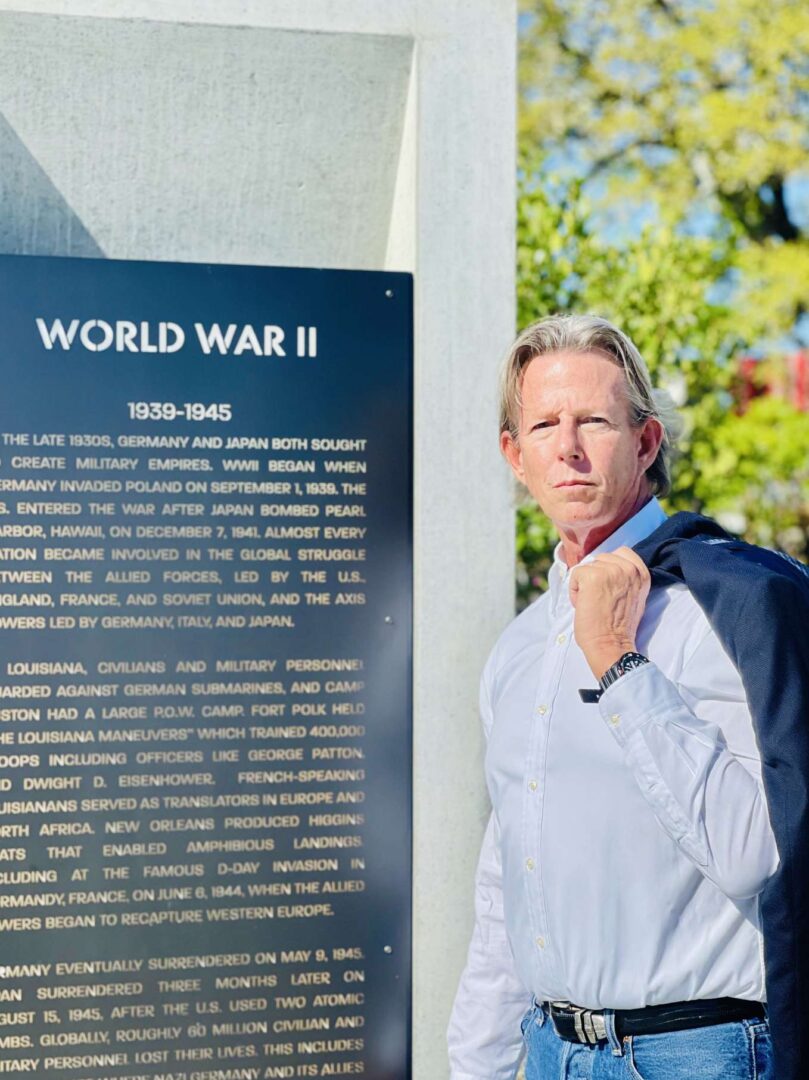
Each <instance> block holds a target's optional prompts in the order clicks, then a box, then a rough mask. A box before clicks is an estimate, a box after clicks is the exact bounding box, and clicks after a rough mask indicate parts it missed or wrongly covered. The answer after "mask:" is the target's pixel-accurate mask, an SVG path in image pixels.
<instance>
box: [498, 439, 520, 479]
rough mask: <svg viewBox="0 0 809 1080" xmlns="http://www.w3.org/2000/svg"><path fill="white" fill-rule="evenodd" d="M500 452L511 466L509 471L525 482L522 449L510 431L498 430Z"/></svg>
mask: <svg viewBox="0 0 809 1080" xmlns="http://www.w3.org/2000/svg"><path fill="white" fill-rule="evenodd" d="M500 453H501V454H502V455H503V457H504V458H505V459H506V461H507V462H508V463H509V465H510V466H511V471H512V472H513V473H514V475H515V476H516V477H517V479H518V480H519V481H520V483H522V484H524V483H525V472H524V470H523V467H522V450H521V449H520V444H519V443H518V442H516V441H515V439H514V437H513V435H512V434H511V432H510V431H501V432H500Z"/></svg>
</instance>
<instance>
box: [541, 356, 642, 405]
mask: <svg viewBox="0 0 809 1080" xmlns="http://www.w3.org/2000/svg"><path fill="white" fill-rule="evenodd" d="M521 398H522V405H523V408H536V407H545V406H548V407H554V408H560V407H565V406H567V407H576V408H586V407H587V405H588V404H596V403H599V404H601V405H602V406H607V405H611V404H616V405H617V404H619V403H624V404H625V403H626V402H627V400H628V399H627V385H626V376H625V374H624V371H623V368H622V367H621V366H620V365H619V364H618V363H616V362H615V361H614V360H612V359H610V358H608V357H607V356H605V355H604V353H599V352H586V353H575V352H555V353H547V354H545V355H544V356H535V357H534V358H533V360H530V361H529V362H528V364H527V365H526V366H525V367H524V368H523V374H522V385H521Z"/></svg>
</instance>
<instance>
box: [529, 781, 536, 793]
mask: <svg viewBox="0 0 809 1080" xmlns="http://www.w3.org/2000/svg"><path fill="white" fill-rule="evenodd" d="M536 789H537V782H536V780H529V781H528V790H529V791H536Z"/></svg>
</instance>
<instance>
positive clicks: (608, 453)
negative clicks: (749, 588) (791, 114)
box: [449, 316, 778, 1080]
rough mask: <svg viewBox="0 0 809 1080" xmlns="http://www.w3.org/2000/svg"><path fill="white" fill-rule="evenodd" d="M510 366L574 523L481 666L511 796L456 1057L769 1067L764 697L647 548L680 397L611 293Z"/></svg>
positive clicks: (520, 446)
mask: <svg viewBox="0 0 809 1080" xmlns="http://www.w3.org/2000/svg"><path fill="white" fill-rule="evenodd" d="M502 385H503V396H502V412H501V435H500V446H501V449H502V452H503V454H504V456H505V457H506V459H507V461H508V463H509V465H510V466H511V468H512V470H513V472H514V474H515V476H516V477H517V479H518V480H520V481H521V482H522V483H523V484H524V485H525V486H526V487H527V488H528V490H529V492H530V493H531V495H532V496H533V497H534V498H535V499H536V501H537V502H538V503H539V505H540V507H541V509H542V510H543V511H544V513H545V514H546V515H547V516H548V517H549V518H550V520H551V521H552V523H553V525H554V526H555V528H556V530H557V531H558V533H559V537H560V542H559V544H558V545H557V548H556V551H555V554H554V562H553V566H552V569H551V571H550V575H549V589H548V591H547V592H546V593H545V594H544V595H543V596H542V597H541V598H540V599H539V600H537V601H536V602H535V603H534V604H532V605H531V606H530V607H529V608H528V609H527V610H525V611H524V612H522V614H520V615H519V616H518V617H517V618H516V619H515V620H514V621H513V622H512V623H511V624H510V625H509V626H508V627H507V628H506V630H505V631H504V633H503V634H502V635H501V637H500V639H499V640H498V642H497V643H496V645H495V647H494V649H493V650H492V653H491V655H490V657H489V660H488V662H487V664H486V667H485V669H484V672H483V678H482V682H481V694H480V704H481V715H482V720H483V725H484V730H485V734H486V738H487V751H486V779H487V784H488V788H489V793H490V797H491V802H492V807H493V810H492V815H491V819H490V821H489V825H488V828H487V830H486V835H485V839H484V842H483V848H482V851H481V856H480V861H479V865H478V871H477V878H476V921H475V929H474V933H473V937H472V942H471V945H470V948H469V955H468V960H467V965H466V968H465V970H464V973H463V975H462V978H461V982H460V986H459V988H458V993H457V997H456V1001H455V1006H454V1009H453V1014H452V1019H451V1022H450V1029H449V1047H450V1061H451V1077H452V1080H510V1078H512V1077H513V1076H514V1075H515V1072H516V1069H517V1065H518V1062H519V1059H520V1057H521V1055H522V1052H523V1049H524V1048H525V1049H526V1051H527V1060H526V1076H527V1080H564V1078H566V1077H569V1078H571V1080H573V1078H576V1080H583V1078H592V1080H627V1078H629V1077H633V1078H635V1080H637V1078H640V1080H749V1078H752V1077H757V1078H758V1080H773V1076H774V1074H773V1073H772V1063H771V1046H770V1039H769V1031H768V1024H767V1019H766V1010H765V1007H764V1004H763V1002H764V1001H765V998H766V990H765V976H764V965H763V960H762V934H761V925H760V918H759V911H758V896H759V894H760V892H761V890H762V888H763V887H764V885H765V883H766V882H767V880H768V878H769V877H770V875H772V874H773V873H774V871H775V869H776V867H777V866H778V852H777V848H776V844H775V840H774V837H773V833H772V829H771V826H770V819H769V815H768V810H767V803H766V800H765V797H764V793H763V790H762V784H761V771H762V767H761V759H760V756H759V752H758V749H757V745H756V739H755V734H754V729H753V723H752V720H751V716H750V710H749V708H748V704H747V700H746V697H745V692H744V689H743V686H742V682H741V679H740V676H739V674H738V672H737V671H736V669H735V668H734V666H733V664H732V663H731V661H730V659H729V657H728V655H727V653H726V652H725V650H724V649H723V647H722V645H721V644H720V642H719V640H718V638H717V636H716V634H715V633H714V631H713V629H712V628H711V625H710V623H709V622H708V620H707V618H706V616H705V614H704V613H703V611H702V609H701V608H700V606H699V605H698V604H697V602H696V601H695V599H694V598H693V596H692V594H691V593H690V592H689V590H688V589H687V588H686V587H685V585H681V584H675V585H670V586H668V587H666V588H659V589H655V590H653V591H652V592H650V575H649V571H648V569H647V567H646V565H645V564H644V562H643V561H642V560H641V559H640V557H639V556H638V555H637V554H636V553H635V552H634V551H633V550H632V548H633V546H634V545H636V544H638V543H639V542H640V541H642V540H643V539H645V538H646V537H647V536H649V535H650V534H651V533H652V532H654V531H655V530H656V529H657V528H658V526H660V525H661V524H662V523H663V522H664V521H665V520H666V515H665V513H664V511H663V510H662V508H661V506H660V504H659V503H658V501H657V498H656V496H657V495H664V494H666V492H667V490H668V486H669V469H670V455H671V450H672V444H673V441H674V438H675V436H676V419H675V418H674V416H673V414H672V411H671V410H670V408H669V407H667V405H666V404H665V402H664V398H663V396H661V395H659V394H656V393H655V392H653V390H652V388H651V384H650V380H649V375H648V372H647V370H646V367H645V365H644V363H643V360H642V359H641V357H640V355H639V353H638V350H637V349H636V348H635V346H634V345H633V343H632V342H631V341H630V340H629V339H628V338H627V337H626V335H624V334H623V333H622V332H621V331H620V330H618V329H617V328H616V327H614V326H612V325H611V324H609V323H608V322H606V321H605V320H603V319H598V318H595V317H589V316H586V317H585V316H554V317H552V318H549V319H545V320H542V321H541V322H539V323H536V324H534V325H533V326H530V327H529V328H528V329H527V330H525V331H524V332H523V333H522V334H521V335H520V336H519V338H518V339H517V341H516V342H515V344H514V346H513V348H512V349H511V351H510V353H509V356H508V357H507V361H506V365H505V369H504V375H503V384H502ZM580 691H582V692H581V693H580ZM521 1030H522V1038H521Z"/></svg>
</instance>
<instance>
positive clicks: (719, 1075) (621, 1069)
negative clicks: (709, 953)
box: [522, 1005, 775, 1080]
mask: <svg viewBox="0 0 809 1080" xmlns="http://www.w3.org/2000/svg"><path fill="white" fill-rule="evenodd" d="M607 1031H608V1034H609V1036H610V1037H609V1039H608V1040H607V1042H601V1043H599V1044H598V1045H597V1046H585V1045H583V1044H580V1043H572V1042H566V1041H565V1040H564V1039H561V1038H559V1036H558V1035H557V1034H556V1032H555V1030H554V1027H553V1022H552V1021H551V1020H550V1019H549V1018H548V1017H547V1016H546V1015H545V1013H544V1012H543V1011H542V1009H541V1008H540V1007H539V1006H538V1005H535V1006H534V1007H533V1008H532V1009H531V1010H530V1012H529V1013H527V1014H526V1016H525V1017H524V1018H523V1022H522V1032H523V1039H524V1040H525V1046H526V1051H527V1058H526V1063H525V1080H774V1077H775V1074H774V1072H773V1065H772V1044H771V1042H770V1031H769V1026H768V1024H767V1021H766V1020H742V1021H741V1022H735V1023H730V1024H713V1025H711V1026H710V1027H702V1028H687V1029H686V1030H684V1031H671V1032H667V1033H666V1034H665V1035H634V1036H631V1035H628V1036H626V1037H625V1038H624V1039H622V1040H619V1039H618V1038H617V1037H616V1035H615V1027H614V1024H613V1023H612V1020H611V1017H610V1016H609V1014H608V1018H607Z"/></svg>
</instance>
